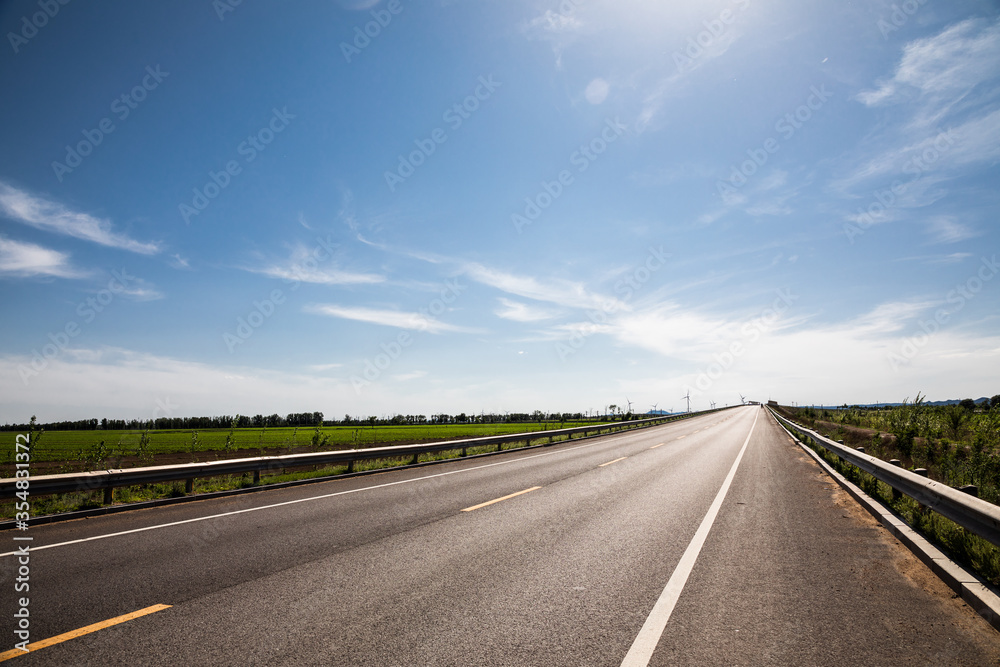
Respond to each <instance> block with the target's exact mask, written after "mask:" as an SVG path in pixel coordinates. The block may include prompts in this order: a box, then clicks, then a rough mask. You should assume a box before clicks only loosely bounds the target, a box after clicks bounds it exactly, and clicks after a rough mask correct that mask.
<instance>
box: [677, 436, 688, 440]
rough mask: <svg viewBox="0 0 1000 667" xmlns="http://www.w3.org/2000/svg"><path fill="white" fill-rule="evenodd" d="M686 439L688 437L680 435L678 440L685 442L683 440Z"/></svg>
mask: <svg viewBox="0 0 1000 667" xmlns="http://www.w3.org/2000/svg"><path fill="white" fill-rule="evenodd" d="M686 437H687V436H686V435H679V436H677V439H678V440H683V439H684V438H686Z"/></svg>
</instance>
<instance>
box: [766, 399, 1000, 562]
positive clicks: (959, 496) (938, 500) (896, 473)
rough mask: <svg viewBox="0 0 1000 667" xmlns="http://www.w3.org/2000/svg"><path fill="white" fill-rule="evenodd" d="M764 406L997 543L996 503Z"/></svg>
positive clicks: (808, 436)
mask: <svg viewBox="0 0 1000 667" xmlns="http://www.w3.org/2000/svg"><path fill="white" fill-rule="evenodd" d="M768 409H769V410H770V412H771V414H772V415H774V417H775V418H776V419H777V420H778V422H779V423H781V424H783V425H784V426H785V427H786V428H788V429H790V430H791V431H793V432H796V433H797V434H799V436H800V438H803V439H809V440H810V441H812V442H813V443H814V444H816V445H818V446H820V447H823V448H824V449H826V450H827V451H830V452H832V453H834V454H836V455H837V456H839V457H840V458H841V459H843V460H844V461H846V462H847V463H850V464H851V465H854V466H857V467H858V468H860V469H861V470H864V471H865V472H867V473H868V474H870V475H872V476H873V477H875V479H877V480H879V481H881V482H885V483H886V484H888V485H889V486H891V487H892V488H893V489H895V490H897V491H899V492H900V493H903V494H905V495H907V496H909V497H911V498H913V499H914V500H916V501H917V502H918V503H920V504H921V505H924V506H925V507H928V508H930V509H932V510H934V511H935V512H937V513H938V514H940V515H942V516H944V517H947V518H948V519H951V520H952V521H954V522H955V523H957V524H958V525H960V526H962V527H963V528H965V529H966V530H968V531H970V532H973V533H975V534H976V535H979V536H980V537H982V538H983V539H985V540H987V541H989V542H990V543H992V544H993V545H995V546H997V547H1000V507H998V506H996V505H994V504H992V503H988V502H986V501H985V500H981V499H980V498H976V497H974V496H970V495H968V494H966V493H963V492H962V491H959V490H958V489H955V488H952V487H950V486H948V485H947V484H942V483H941V482H935V481H933V480H929V479H927V478H926V477H922V476H920V475H918V474H916V473H914V472H910V471H909V470H904V469H903V468H898V467H896V466H894V465H892V464H890V463H886V462H885V461H883V460H881V459H878V458H875V457H874V456H870V455H868V454H864V453H862V452H859V451H857V450H854V449H851V448H850V447H845V446H844V445H841V444H840V443H837V442H834V441H833V440H830V439H829V438H827V437H824V436H822V435H820V434H819V433H817V432H815V431H812V430H810V429H808V428H806V427H805V426H801V425H799V424H796V423H795V422H793V421H791V420H788V419H785V418H784V417H782V416H781V415H779V414H777V413H776V412H775V411H774V410H771V409H770V408H768Z"/></svg>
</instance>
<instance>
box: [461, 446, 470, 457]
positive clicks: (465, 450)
mask: <svg viewBox="0 0 1000 667" xmlns="http://www.w3.org/2000/svg"><path fill="white" fill-rule="evenodd" d="M468 455H469V448H468V447H462V453H461V454H459V456H468Z"/></svg>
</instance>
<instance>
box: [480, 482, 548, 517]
mask: <svg viewBox="0 0 1000 667" xmlns="http://www.w3.org/2000/svg"><path fill="white" fill-rule="evenodd" d="M540 488H542V487H540V486H533V487H531V488H530V489H525V490H524V491H518V492H517V493H512V494H510V495H509V496H504V497H503V498H494V499H493V500H487V501H486V502H485V503H479V504H478V505H473V506H472V507H466V508H465V509H464V510H462V511H463V512H471V511H472V510H477V509H479V508H480V507H486V506H487V505H492V504H493V503H499V502H502V501H504V500H510V499H511V498H516V497H517V496H520V495H522V494H524V493H531V492H532V491H537V490H538V489H540Z"/></svg>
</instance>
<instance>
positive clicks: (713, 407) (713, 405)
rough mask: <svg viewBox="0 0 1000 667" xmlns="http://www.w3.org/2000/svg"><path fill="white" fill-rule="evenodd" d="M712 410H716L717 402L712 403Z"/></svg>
mask: <svg viewBox="0 0 1000 667" xmlns="http://www.w3.org/2000/svg"><path fill="white" fill-rule="evenodd" d="M712 409H713V410H714V409H715V401H712Z"/></svg>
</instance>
